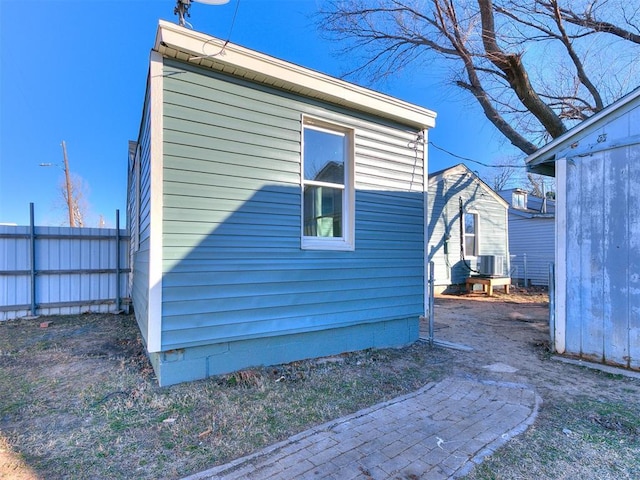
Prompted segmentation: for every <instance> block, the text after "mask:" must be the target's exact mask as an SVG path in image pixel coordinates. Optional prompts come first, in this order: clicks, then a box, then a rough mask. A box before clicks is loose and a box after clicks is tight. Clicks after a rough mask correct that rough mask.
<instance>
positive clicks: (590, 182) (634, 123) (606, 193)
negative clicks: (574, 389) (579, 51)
mask: <svg viewBox="0 0 640 480" xmlns="http://www.w3.org/2000/svg"><path fill="white" fill-rule="evenodd" d="M526 161H527V164H528V167H529V168H530V169H531V170H533V171H536V172H538V173H544V174H548V175H554V174H555V177H556V190H557V191H556V233H557V239H556V296H555V309H554V323H553V324H552V335H553V338H554V344H555V348H556V350H557V351H558V352H559V353H564V354H567V355H571V356H578V357H581V358H584V359H587V360H594V361H598V362H605V363H609V364H614V365H620V366H625V367H630V368H634V369H638V368H640V89H636V90H634V91H633V92H632V93H630V94H628V95H627V96H625V97H623V98H621V99H620V100H618V101H617V102H615V103H613V104H611V105H610V106H609V107H607V108H605V109H604V110H602V111H600V112H599V113H597V114H596V115H594V116H592V117H591V118H589V119H588V120H585V121H583V122H582V123H580V124H579V125H578V126H576V127H575V128H573V129H571V130H570V131H568V132H567V133H566V134H564V135H562V136H561V137H559V138H557V139H555V140H554V141H553V142H551V143H549V144H548V145H546V146H545V147H543V148H541V149H540V150H539V151H537V152H536V153H534V154H532V155H530V156H529V157H528V158H527V160H526Z"/></svg>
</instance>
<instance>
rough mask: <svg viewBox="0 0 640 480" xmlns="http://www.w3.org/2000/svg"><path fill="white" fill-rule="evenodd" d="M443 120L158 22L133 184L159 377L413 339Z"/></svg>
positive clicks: (139, 267)
mask: <svg viewBox="0 0 640 480" xmlns="http://www.w3.org/2000/svg"><path fill="white" fill-rule="evenodd" d="M223 50H224V55H218V54H215V55H206V52H214V53H215V52H221V51H223ZM203 52H205V54H204V55H203ZM434 120H435V113H433V112H432V111H430V110H427V109H425V108H422V107H419V106H416V105H412V104H409V103H406V102H403V101H401V100H398V99H395V98H392V97H389V96H387V95H383V94H380V93H378V92H374V91H371V90H368V89H365V88H362V87H359V86H356V85H353V84H350V83H347V82H344V81H342V80H338V79H336V78H333V77H329V76H327V75H324V74H321V73H318V72H315V71H311V70H308V69H305V68H302V67H300V66H297V65H292V64H290V63H287V62H284V61H282V60H279V59H276V58H273V57H269V56H267V55H263V54H261V53H258V52H255V51H252V50H248V49H245V48H242V47H240V46H237V45H233V44H230V43H229V44H227V43H224V42H222V41H220V40H218V39H216V38H213V37H211V36H208V35H204V34H202V33H198V32H194V31H192V30H189V29H186V28H184V27H180V26H177V25H174V24H170V23H167V22H162V21H161V22H160V24H159V27H158V31H157V36H156V41H155V45H154V48H153V51H152V52H151V58H150V68H149V77H148V81H147V90H146V95H145V101H144V108H143V112H142V120H141V125H140V131H139V134H138V138H137V140H136V141H135V142H133V143H131V144H130V149H129V190H128V226H129V230H130V234H131V265H132V271H133V273H132V277H131V284H132V294H131V295H132V302H133V306H134V310H135V314H136V319H137V322H138V324H139V327H140V331H141V333H142V337H143V339H144V343H145V345H146V348H147V351H148V355H149V357H150V358H151V361H152V364H153V367H154V369H155V372H156V375H157V377H158V381H159V383H160V385H170V384H173V383H178V382H183V381H190V380H196V379H201V378H206V377H208V376H210V375H216V374H222V373H227V372H232V371H235V370H239V369H243V368H247V367H251V366H258V365H269V364H278V363H284V362H290V361H294V360H299V359H303V358H312V357H319V356H325V355H333V354H338V353H341V352H347V351H354V350H359V349H365V348H371V347H390V346H402V345H406V344H410V343H411V342H413V341H415V340H417V338H418V330H419V328H418V326H419V325H418V324H419V317H420V316H421V315H423V314H424V312H425V311H426V307H427V306H426V302H427V298H426V296H425V284H426V281H425V277H426V274H425V266H426V255H425V252H426V235H425V227H426V223H425V218H426V208H425V206H426V192H425V187H426V183H425V178H426V177H425V172H426V170H427V156H426V144H427V133H428V129H430V128H432V127H433V126H434Z"/></svg>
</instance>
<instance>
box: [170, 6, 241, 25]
mask: <svg viewBox="0 0 640 480" xmlns="http://www.w3.org/2000/svg"><path fill="white" fill-rule="evenodd" d="M191 2H197V3H204V4H206V5H224V4H225V3H229V0H176V8H174V9H173V14H174V15H178V24H179V25H180V26H181V27H184V26H186V25H187V23H188V22H187V21H186V20H185V17H190V16H191V15H189V8H190V7H191Z"/></svg>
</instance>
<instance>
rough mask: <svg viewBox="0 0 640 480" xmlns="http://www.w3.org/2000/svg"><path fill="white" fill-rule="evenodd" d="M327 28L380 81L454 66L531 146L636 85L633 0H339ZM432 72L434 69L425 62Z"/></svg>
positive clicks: (463, 83)
mask: <svg viewBox="0 0 640 480" xmlns="http://www.w3.org/2000/svg"><path fill="white" fill-rule="evenodd" d="M328 5H329V6H328V7H327V8H326V9H324V10H323V11H321V12H320V14H319V15H320V17H319V18H320V23H319V24H320V28H321V29H322V30H323V32H325V34H326V35H327V36H328V37H329V38H332V39H337V40H340V41H342V42H343V45H345V51H348V52H349V54H350V55H349V57H348V58H351V59H353V58H354V52H355V53H358V54H359V55H360V57H359V59H358V60H357V62H358V63H357V65H356V66H355V68H353V69H352V70H351V71H349V72H348V73H347V75H351V74H360V75H367V76H368V78H369V79H370V80H372V81H376V80H379V79H381V78H383V77H386V76H389V75H392V74H395V73H396V72H398V71H399V70H401V69H403V68H405V67H409V66H411V67H414V68H415V67H416V66H425V65H426V64H427V63H428V64H429V66H430V67H431V66H433V65H434V64H438V63H436V62H440V63H439V64H440V65H446V66H447V67H448V69H449V72H450V76H449V81H450V84H453V85H455V86H456V87H458V88H459V89H462V90H463V91H465V92H467V93H469V94H470V95H471V96H472V98H474V99H475V101H477V103H478V104H479V105H480V107H481V108H482V110H483V112H484V115H485V116H486V117H487V118H488V119H489V121H491V123H493V125H494V126H495V127H496V128H497V129H498V130H499V131H500V133H501V134H502V135H503V136H504V137H505V138H506V139H508V140H509V141H510V142H511V143H512V144H513V145H514V146H516V147H517V148H518V149H520V150H521V151H522V152H524V153H527V154H530V153H533V152H534V151H535V150H537V148H538V146H539V145H540V144H541V143H543V142H546V141H548V140H549V139H551V138H556V137H558V136H560V135H562V134H563V133H564V132H566V131H567V129H568V128H570V127H571V126H572V125H574V124H575V123H576V122H579V121H581V120H584V119H585V118H588V117H589V116H591V115H593V114H594V113H596V112H598V111H600V110H602V108H604V106H605V105H607V104H608V103H610V102H612V101H614V100H616V99H617V98H619V97H620V96H622V95H623V94H624V93H627V92H628V91H629V90H631V89H632V88H633V87H635V86H636V85H634V84H632V82H634V81H636V82H637V80H635V78H637V76H636V75H637V73H638V71H639V70H640V67H639V63H640V62H637V61H636V59H637V58H638V56H639V54H640V7H639V6H638V4H637V2H629V1H628V0H379V1H377V2H370V1H367V0H333V1H331V2H329V4H328ZM424 71H425V72H426V71H427V70H424Z"/></svg>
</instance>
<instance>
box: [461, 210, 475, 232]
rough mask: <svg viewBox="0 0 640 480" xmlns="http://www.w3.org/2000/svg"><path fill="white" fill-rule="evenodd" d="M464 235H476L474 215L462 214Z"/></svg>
mask: <svg viewBox="0 0 640 480" xmlns="http://www.w3.org/2000/svg"><path fill="white" fill-rule="evenodd" d="M464 233H466V234H467V235H475V233H476V215H475V213H465V214H464Z"/></svg>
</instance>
